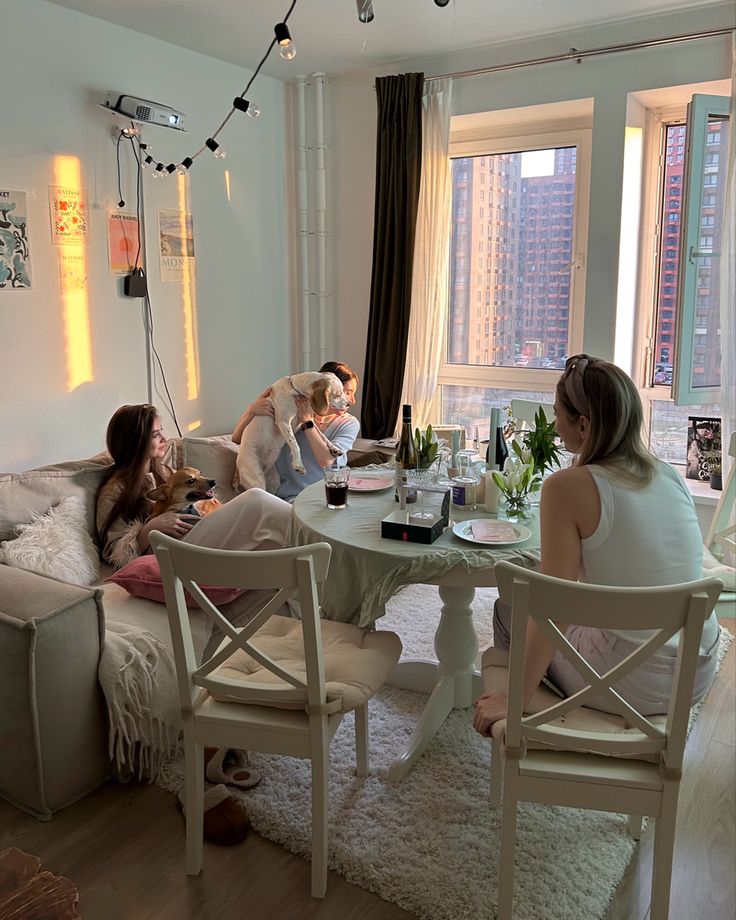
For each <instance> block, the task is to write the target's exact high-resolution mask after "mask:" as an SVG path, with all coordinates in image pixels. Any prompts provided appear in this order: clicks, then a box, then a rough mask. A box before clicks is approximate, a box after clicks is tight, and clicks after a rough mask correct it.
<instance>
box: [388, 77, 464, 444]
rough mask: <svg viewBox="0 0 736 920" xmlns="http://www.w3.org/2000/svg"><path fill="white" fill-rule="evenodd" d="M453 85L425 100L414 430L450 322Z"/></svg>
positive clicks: (411, 399)
mask: <svg viewBox="0 0 736 920" xmlns="http://www.w3.org/2000/svg"><path fill="white" fill-rule="evenodd" d="M451 101H452V81H451V80H433V81H432V82H429V83H426V84H425V87H424V95H423V98H422V116H423V119H422V182H421V187H420V190H419V208H418V212H417V229H416V241H415V243H414V270H413V275H412V287H411V314H410V317H409V341H408V343H407V346H406V370H405V371H404V387H403V391H402V396H401V401H402V403H410V404H411V406H412V421H413V423H414V425H415V427H419V428H424V427H425V426H426V424H427V421H428V419H429V411H430V406H431V404H432V400H433V399H434V396H435V390H436V389H437V376H438V373H439V368H440V362H441V360H442V355H441V347H442V340H443V335H444V330H445V325H446V322H447V272H448V261H449V242H450V198H451V177H450V162H449V160H448V158H447V147H448V142H449V137H450V108H451Z"/></svg>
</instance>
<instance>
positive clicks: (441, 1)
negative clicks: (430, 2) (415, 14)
mask: <svg viewBox="0 0 736 920" xmlns="http://www.w3.org/2000/svg"><path fill="white" fill-rule="evenodd" d="M449 2H450V0H434V5H435V6H447V4H448V3H449Z"/></svg>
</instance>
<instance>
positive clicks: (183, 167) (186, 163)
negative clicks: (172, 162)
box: [176, 157, 192, 176]
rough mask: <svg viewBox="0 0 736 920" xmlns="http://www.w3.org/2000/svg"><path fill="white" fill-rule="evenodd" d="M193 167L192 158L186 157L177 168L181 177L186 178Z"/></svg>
mask: <svg viewBox="0 0 736 920" xmlns="http://www.w3.org/2000/svg"><path fill="white" fill-rule="evenodd" d="M191 165H192V158H191V157H184V159H183V160H182V161H181V163H179V165H178V166H177V167H176V171H177V173H178V174H179V175H180V176H186V174H187V173H188V172H189V167H190V166H191Z"/></svg>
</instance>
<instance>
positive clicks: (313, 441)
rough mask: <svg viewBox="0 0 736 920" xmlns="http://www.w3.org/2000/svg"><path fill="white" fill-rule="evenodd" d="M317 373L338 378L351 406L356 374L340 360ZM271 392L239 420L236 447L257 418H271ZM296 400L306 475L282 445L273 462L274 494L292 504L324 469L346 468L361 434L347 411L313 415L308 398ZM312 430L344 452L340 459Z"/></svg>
mask: <svg viewBox="0 0 736 920" xmlns="http://www.w3.org/2000/svg"><path fill="white" fill-rule="evenodd" d="M319 370H320V373H322V374H325V373H330V374H334V375H335V376H336V377H338V378H339V380H340V382H341V383H342V386H343V390H344V391H345V395H346V396H347V398H348V403H349V404H350V405H351V406H354V405H355V393H356V391H357V389H358V384H359V381H358V375H357V374H356V373H355V371H354V370H353V369H352V368H351V367H349V366H348V365H347V364H344V363H343V362H342V361H326V362H325V363H324V364H323V365H322V367H321V368H320V369H319ZM270 392H271V390H270V387H269V389H267V390H264V391H263V393H261V395H260V396H259V397H258V398H257V399H255V400H254V401H253V402H252V403H251V404H250V405H249V406H248V408H247V409H246V410H245V412H244V413H243V414H242V415H241V416H240V418H239V419H238V422H237V424H236V426H235V429H234V430H233V434H232V439H233V441H234V442H235V443H236V444H240V441H241V439H242V437H243V431H244V430H245V429H246V427H247V426H248V425H249V424H250V422H251V421H252V420H253V419H254V418H255V416H256V415H269V416H271V418H273V416H274V408H273V403H272V402H271V400H270V399H269V398H268V396H269V393H270ZM295 399H296V405H297V417H296V418H297V423H298V428H297V430H296V432H295V433H296V440H297V443H298V444H299V449H300V450H301V453H302V462H303V463H304V467H305V469H306V472H305V473H301V474H300V473H297V472H296V471H295V470H294V469H293V467H292V465H291V454H290V452H289V448H288V447H286V446H284V448H283V449H282V451H281V453H280V454H279V456H278V459H277V460H276V470H277V471H278V474H279V479H280V483H279V487H278V489H277V490H276V495H278V497H279V498H283V499H284V501H288V502H293V501H294V499H295V498H296V497H297V495H298V494H299V493H300V492H301V491H302V489H305V488H306V487H307V486H309V485H311V484H312V483H313V482H319V481H320V480H321V479H322V471H323V470H324V469H325V467H328V466H332V465H333V464H337V466H345V464H346V463H347V452H348V451H349V450H350V448H351V447H352V446H353V444H354V443H355V439H356V438H357V437H358V433H359V431H360V423H359V422H358V420H357V418H354V417H353V416H352V415H348V410H347V409H341V410H339V411H337V412H334V413H332V414H331V415H323V416H322V415H315V414H314V410H313V408H312V406H311V404H310V402H309V400H308V399H306V398H305V397H303V396H296V397H295ZM314 428H319V430H320V431H321V432H322V433H323V434H324V436H325V437H326V438H327V439H328V440H330V441H332V443H333V444H334V445H335V446H336V447H339V448H340V449H341V450H342V451H344V453H343V456H342V457H338V458H337V460H335V458H334V457H333V456H332V454H331V453H330V452H329V450H328V449H327V448H326V447H325V443H324V441H323V439H322V438H321V437H319V435H318V434H317V433H316V432H315V431H314Z"/></svg>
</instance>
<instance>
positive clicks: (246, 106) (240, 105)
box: [233, 96, 261, 118]
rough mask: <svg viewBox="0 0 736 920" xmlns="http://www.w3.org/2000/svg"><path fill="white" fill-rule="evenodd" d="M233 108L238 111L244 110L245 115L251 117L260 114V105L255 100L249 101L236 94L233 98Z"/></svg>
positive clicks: (256, 116)
mask: <svg viewBox="0 0 736 920" xmlns="http://www.w3.org/2000/svg"><path fill="white" fill-rule="evenodd" d="M233 108H234V109H237V110H238V111H239V112H245V114H246V115H249V116H250V117H251V118H258V116H259V115H260V114H261V107H260V106H259V105H257V103H255V102H249V101H248V100H247V99H242V98H241V97H240V96H236V97H235V98H234V99H233Z"/></svg>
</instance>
